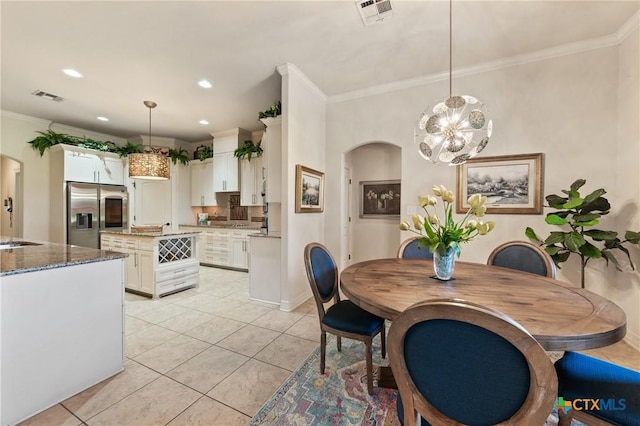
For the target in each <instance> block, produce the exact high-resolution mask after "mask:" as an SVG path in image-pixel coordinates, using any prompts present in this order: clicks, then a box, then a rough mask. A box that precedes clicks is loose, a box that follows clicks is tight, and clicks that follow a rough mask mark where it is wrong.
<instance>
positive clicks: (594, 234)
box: [584, 229, 618, 241]
mask: <svg viewBox="0 0 640 426" xmlns="http://www.w3.org/2000/svg"><path fill="white" fill-rule="evenodd" d="M584 235H587V236H588V237H591V238H593V239H594V240H596V241H606V240H613V239H615V238H616V237H617V236H618V233H617V232H615V231H603V230H601V229H589V230H587V231H584Z"/></svg>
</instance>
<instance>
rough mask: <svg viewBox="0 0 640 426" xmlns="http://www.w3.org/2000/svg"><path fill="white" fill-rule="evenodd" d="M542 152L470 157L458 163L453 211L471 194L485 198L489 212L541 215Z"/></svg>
mask: <svg viewBox="0 0 640 426" xmlns="http://www.w3.org/2000/svg"><path fill="white" fill-rule="evenodd" d="M543 160H544V155H543V154H542V153H535V154H518V155H502V156H494V157H482V158H473V159H470V160H467V162H466V163H464V164H461V165H459V166H457V172H458V173H457V179H456V186H457V194H458V197H457V198H456V212H457V213H466V212H467V211H468V210H469V205H468V204H467V199H468V198H469V196H471V195H473V194H480V195H484V196H486V197H487V202H486V204H485V205H486V206H487V213H489V214H542V194H543V189H544V188H543V183H544V182H543V174H542V172H543Z"/></svg>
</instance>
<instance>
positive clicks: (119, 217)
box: [67, 182, 129, 248]
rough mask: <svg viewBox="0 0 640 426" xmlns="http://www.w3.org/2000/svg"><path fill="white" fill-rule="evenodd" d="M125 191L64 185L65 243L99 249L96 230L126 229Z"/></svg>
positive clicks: (77, 184) (126, 201)
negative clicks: (65, 199)
mask: <svg viewBox="0 0 640 426" xmlns="http://www.w3.org/2000/svg"><path fill="white" fill-rule="evenodd" d="M128 203H129V201H128V196H127V188H126V187H125V186H121V185H100V184H95V183H80V182H67V244H72V245H77V246H83V247H91V248H100V231H102V230H110V231H123V230H126V229H128V224H127V218H128V210H129V208H128Z"/></svg>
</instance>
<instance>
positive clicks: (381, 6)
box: [356, 0, 393, 25]
mask: <svg viewBox="0 0 640 426" xmlns="http://www.w3.org/2000/svg"><path fill="white" fill-rule="evenodd" d="M356 7H357V8H358V12H360V17H361V18H362V22H363V23H364V24H365V25H371V24H375V23H378V22H382V21H383V20H384V19H386V18H391V17H392V16H393V7H392V6H391V0H358V1H357V2H356Z"/></svg>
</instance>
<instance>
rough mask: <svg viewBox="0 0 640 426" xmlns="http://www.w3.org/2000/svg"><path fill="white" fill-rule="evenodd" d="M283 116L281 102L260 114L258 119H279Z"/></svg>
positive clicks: (275, 103)
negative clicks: (278, 117)
mask: <svg viewBox="0 0 640 426" xmlns="http://www.w3.org/2000/svg"><path fill="white" fill-rule="evenodd" d="M280 114H282V104H281V102H280V101H276V102H274V103H273V105H271V106H270V107H269V109H267V110H265V111H261V112H259V113H258V118H259V119H260V118H267V117H277V116H279V115H280Z"/></svg>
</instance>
